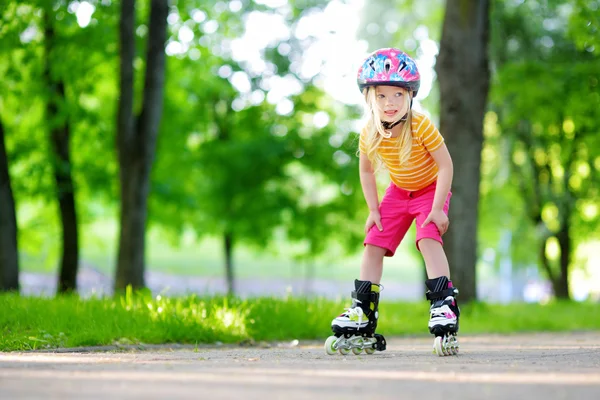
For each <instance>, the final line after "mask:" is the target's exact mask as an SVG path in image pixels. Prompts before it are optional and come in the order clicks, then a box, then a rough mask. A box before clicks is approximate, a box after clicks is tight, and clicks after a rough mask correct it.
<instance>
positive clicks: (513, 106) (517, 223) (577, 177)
mask: <svg viewBox="0 0 600 400" xmlns="http://www.w3.org/2000/svg"><path fill="white" fill-rule="evenodd" d="M581 7H583V8H585V7H587V6H585V5H584V3H583V2H578V1H550V2H537V1H531V2H523V3H521V4H518V5H515V4H508V3H506V2H501V1H497V2H494V8H493V15H492V38H491V54H492V60H493V65H494V68H495V70H496V74H495V76H494V83H493V87H492V91H491V94H490V109H491V112H490V113H489V114H488V117H487V119H486V145H485V148H484V151H483V168H482V172H483V176H482V185H481V190H482V208H481V212H480V216H481V220H480V227H482V229H481V234H480V235H481V241H482V243H483V244H484V246H485V247H491V248H497V246H498V244H499V243H500V237H501V236H502V234H503V232H506V231H509V232H512V234H513V241H512V249H511V256H512V257H511V258H512V259H513V261H515V262H516V264H517V265H519V264H531V263H536V262H537V261H538V259H539V255H540V251H539V249H540V247H541V248H543V246H544V245H545V242H546V239H547V238H548V237H550V236H553V235H556V234H557V233H558V232H559V231H560V230H561V229H563V228H564V227H565V226H567V225H568V226H570V227H571V232H570V233H571V237H570V239H569V240H572V243H573V247H572V249H573V250H572V253H573V254H571V255H570V256H574V255H575V253H576V249H577V246H578V245H579V244H582V243H585V242H587V241H589V240H591V239H594V238H597V232H598V230H597V227H598V224H599V223H600V219H599V214H600V212H599V211H600V210H598V208H597V204H596V203H597V202H596V201H595V200H594V199H596V198H597V196H598V192H597V189H596V187H597V186H598V179H599V178H600V176H598V174H597V172H596V171H597V168H595V163H597V162H600V158H599V156H598V155H599V154H600V146H599V142H598V139H597V137H598V134H597V133H598V123H597V121H598V120H599V118H600V114H599V110H600V107H599V106H600V94H599V86H598V81H599V79H600V76H599V71H600V69H599V68H598V66H599V65H600V59H599V58H598V57H597V54H598V53H597V52H594V51H591V48H590V47H589V45H587V47H586V46H584V47H581V46H578V45H577V43H576V42H574V41H573V40H572V38H573V37H575V36H577V34H578V33H581V32H582V31H585V32H588V31H589V29H588V28H586V27H585V26H586V25H585V24H583V25H582V24H581V22H582V21H581V19H580V17H581V18H588V17H589V15H588V14H585V13H584V14H581V13H579V11H581V10H582V8H581ZM590 7H592V6H590ZM584 15H587V16H584ZM588 27H589V26H588ZM590 29H592V28H590ZM486 210H492V212H489V211H486ZM552 257H556V254H554V255H552ZM574 265H576V264H574Z"/></svg>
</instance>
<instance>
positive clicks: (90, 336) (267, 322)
mask: <svg viewBox="0 0 600 400" xmlns="http://www.w3.org/2000/svg"><path fill="white" fill-rule="evenodd" d="M345 306H347V304H345V303H344V302H339V301H333V300H326V299H322V298H316V299H310V300H307V299H304V298H294V297H289V298H286V299H281V298H278V299H274V298H256V299H249V300H241V299H237V298H226V297H214V298H201V297H198V296H187V297H180V298H166V297H161V296H156V297H150V295H143V294H138V295H135V294H131V293H128V294H127V295H125V296H122V297H115V298H102V299H95V298H92V299H87V300H83V299H79V298H78V297H75V296H73V297H68V296H67V297H59V298H38V297H22V296H18V295H13V294H3V295H0V309H1V310H2V313H0V330H1V335H0V351H17V350H19V351H20V350H32V349H43V348H57V347H78V346H95V345H109V344H119V343H121V344H132V343H134V344H144V343H145V344H159V343H189V344H196V343H215V342H222V343H236V342H240V341H242V340H248V339H250V340H256V341H262V340H267V341H269V340H291V339H299V340H302V339H305V340H306V339H319V340H320V339H322V340H325V338H326V337H327V336H329V335H330V323H331V319H332V318H333V316H335V315H336V314H337V313H339V312H340V311H341V310H342V309H343V307H345ZM380 313H381V319H380V322H379V327H378V332H380V333H382V334H384V335H387V336H397V335H425V336H427V335H428V332H427V328H426V326H427V319H428V307H427V304H426V303H425V302H419V303H389V302H386V303H385V304H383V303H382V305H381V310H380ZM599 313H600V304H597V303H596V304H593V303H561V302H552V303H549V304H547V305H534V304H509V305H491V304H481V303H475V304H470V305H466V306H463V307H462V316H461V334H474V333H484V332H489V333H500V332H501V333H511V332H528V331H529V332H531V331H574V330H600V318H593V317H590V316H594V315H598V314H599Z"/></svg>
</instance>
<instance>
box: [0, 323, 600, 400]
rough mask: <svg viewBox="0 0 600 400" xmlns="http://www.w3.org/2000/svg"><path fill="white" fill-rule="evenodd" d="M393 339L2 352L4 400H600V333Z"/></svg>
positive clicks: (0, 374) (1, 392) (0, 389)
mask: <svg viewBox="0 0 600 400" xmlns="http://www.w3.org/2000/svg"><path fill="white" fill-rule="evenodd" d="M387 339H388V349H387V350H386V351H384V352H377V353H375V354H373V355H365V354H364V353H363V354H361V355H358V356H356V355H353V354H352V353H351V354H349V355H347V356H342V355H340V354H336V355H333V356H329V355H327V354H325V351H324V350H323V346H322V343H320V342H319V343H317V342H311V343H302V342H301V343H283V344H272V345H258V346H250V347H243V346H216V347H215V346H213V347H200V348H193V347H185V348H182V347H181V346H160V347H147V348H146V349H145V350H129V349H125V350H124V349H121V350H119V351H114V350H111V349H110V348H108V349H107V348H104V349H97V348H93V349H79V350H78V351H76V352H74V351H73V350H61V351H59V352H54V353H49V352H46V353H41V352H36V353H33V352H30V353H0V399H2V400H4V399H203V398H209V399H261V400H265V399H285V400H292V399H328V400H330V399H371V398H376V399H419V400H430V399H431V400H433V399H444V400H449V399H461V400H465V399H478V400H487V399H511V400H517V399H528V400H531V399H534V400H535V399H544V400H555V399H569V400H572V399H600V332H578V333H563V334H520V335H487V336H483V335H481V336H462V337H460V345H461V348H460V354H459V355H457V356H449V357H438V356H436V355H434V354H432V343H433V340H432V338H430V337H422V338H387ZM324 340H325V337H324V338H323V342H324ZM98 350H103V351H98Z"/></svg>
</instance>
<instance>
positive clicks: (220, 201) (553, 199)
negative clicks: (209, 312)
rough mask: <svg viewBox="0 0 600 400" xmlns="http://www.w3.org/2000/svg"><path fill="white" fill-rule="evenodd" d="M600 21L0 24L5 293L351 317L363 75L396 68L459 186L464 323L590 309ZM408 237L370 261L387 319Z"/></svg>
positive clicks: (436, 17) (411, 257) (388, 5)
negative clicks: (526, 307)
mask: <svg viewBox="0 0 600 400" xmlns="http://www.w3.org/2000/svg"><path fill="white" fill-rule="evenodd" d="M461 7H462V8H461ZM456 12H459V13H462V14H460V15H461V16H462V17H464V19H463V18H462V17H460V16H459V17H458V18H454V17H452V18H450V16H452V15H453V14H452V13H456ZM599 15H600V2H599V1H595V0H585V1H584V0H539V1H538V0H527V1H523V0H505V1H501V0H490V1H467V2H459V1H452V0H448V1H447V2H446V1H442V0H429V1H417V0H396V1H393V2H389V1H383V0H369V1H364V0H333V1H319V0H257V1H250V0H232V1H213V0H206V1H199V0H198V1H195V0H185V1H184V0H179V1H173V0H171V1H166V0H162V1H161V0H152V1H137V2H134V1H132V0H122V1H115V0H88V1H67V0H53V1H46V0H32V1H25V0H3V1H2V6H1V7H0V74H1V76H2V79H1V80H0V269H1V271H0V272H1V274H0V287H1V288H2V289H3V290H20V291H21V293H24V294H32V295H53V294H55V293H57V292H60V293H64V292H70V291H77V292H79V294H80V295H82V296H90V295H92V294H110V293H113V292H114V291H115V290H121V289H123V288H124V287H125V286H127V285H129V284H131V285H132V286H133V287H137V288H142V287H147V288H149V289H150V290H152V292H154V293H161V294H167V295H178V294H184V293H190V292H195V293H202V294H216V293H230V294H235V295H237V296H240V297H253V296H267V295H275V296H287V295H289V294H292V295H297V296H325V297H332V298H337V297H347V296H349V291H350V290H351V288H352V281H353V279H354V278H357V277H358V272H359V267H360V259H361V253H362V248H363V246H362V240H363V226H364V221H365V219H366V217H367V208H366V205H365V203H364V199H363V197H362V192H361V188H360V182H359V177H358V170H357V168H358V157H357V145H358V142H357V138H358V132H359V131H360V128H361V126H362V125H361V124H362V113H363V108H362V101H363V100H362V97H361V94H360V93H359V91H358V88H357V85H356V71H357V70H358V67H359V66H360V64H361V63H362V61H363V60H364V58H365V57H366V56H367V55H368V54H369V53H370V52H372V51H374V50H376V49H377V48H381V47H397V48H400V49H403V50H404V51H406V52H408V53H409V54H410V55H411V56H413V57H414V58H415V59H416V61H417V64H418V66H419V69H420V73H421V77H422V81H421V89H420V90H419V93H418V96H417V98H416V101H415V104H414V107H415V108H416V109H417V110H419V111H421V112H423V113H425V114H427V115H428V116H430V118H431V119H432V120H433V121H434V122H435V123H436V125H437V126H438V127H439V128H440V131H441V133H442V135H444V136H445V138H446V141H447V143H448V146H449V148H450V151H451V154H452V156H453V159H454V162H455V166H456V167H457V168H456V170H455V177H454V179H455V187H454V188H453V191H454V192H455V195H454V197H453V199H452V207H451V208H452V209H455V210H457V211H456V213H455V214H454V215H453V214H451V215H450V219H451V221H452V224H451V226H452V227H453V229H452V230H451V231H450V232H449V233H448V234H447V235H446V236H449V237H452V238H454V239H452V241H453V242H452V243H450V244H449V246H451V247H452V249H450V250H449V253H450V256H449V258H450V261H451V269H452V270H453V271H455V270H456V271H458V272H457V273H458V283H457V286H458V287H459V288H462V287H465V293H466V294H465V296H466V299H479V300H482V301H490V302H510V301H527V302H546V301H548V300H550V299H551V298H553V297H558V298H570V299H573V300H577V301H585V300H588V301H599V300H600V225H599V212H600V210H599V207H600V197H599V187H600V185H599V182H600V172H599V171H600V139H599V138H600V135H598V133H600V132H599V130H600V85H599V79H600V31H599V29H600V22H599V19H600V17H599ZM469 29H472V31H471V32H470V31H469ZM463 38H468V40H467V39H463ZM472 49H480V51H474V50H473V51H471V50H472ZM444 52H445V53H444ZM440 54H446V56H445V58H444V60H445V64H442V63H440V60H441V57H439V56H440ZM472 65H474V66H476V67H477V66H478V67H484V68H480V69H479V70H477V71H479V72H474V71H475V70H474V69H471V67H470V66H472ZM482 71H483V72H482ZM444 82H446V85H447V86H446V87H450V88H451V87H452V85H453V84H455V85H456V87H457V88H458V89H449V90H447V91H446V92H444V91H443V90H441V89H440V87H441V85H440V83H444ZM448 85H450V86H448ZM472 91H475V92H476V94H477V95H476V96H473V95H471V93H472ZM471 97H475V98H480V99H482V100H481V101H482V105H483V108H481V110H479V109H478V108H477V107H474V108H473V110H472V111H471V109H470V108H469V104H468V101H467V100H465V98H471ZM461 99H462V100H461ZM457 104H458V105H457ZM452 118H454V119H459V120H460V123H461V124H463V125H464V126H465V129H464V130H462V129H456V128H455V126H456V124H454V125H453V124H452V122H451V120H452ZM473 121H475V122H474V124H472V123H471V122H473ZM446 127H447V129H445V128H446ZM465 141H466V142H465ZM463 143H473V145H474V146H475V147H474V148H471V149H470V150H469V151H466V150H467V149H465V151H463V147H464V146H463ZM473 151H474V152H475V154H476V156H475V157H473V156H471V155H470V154H473ZM479 155H480V160H479ZM463 171H468V172H469V173H468V174H467V173H465V172H463ZM473 177H474V178H473ZM388 182H389V181H387V178H386V174H385V171H382V173H381V174H380V176H379V184H380V187H381V189H382V190H384V188H385V187H386V186H387V184H388ZM380 193H381V194H382V192H380ZM473 193H475V194H473ZM467 214H468V215H467ZM469 215H470V216H469ZM469 218H471V219H472V220H473V221H474V224H471V225H473V226H471V227H470V228H469V225H464V224H463V225H461V223H460V221H462V220H464V221H468V220H470V219H469ZM414 237H415V233H414V226H413V228H412V229H411V231H410V232H409V234H408V235H407V237H406V238H405V240H404V242H403V243H402V244H401V246H400V248H399V250H398V252H397V253H396V256H395V257H393V258H391V259H386V260H385V267H384V276H383V285H384V287H385V292H384V296H385V298H386V299H407V300H423V299H424V284H423V282H424V279H425V272H424V266H423V262H422V259H421V257H420V254H419V253H418V252H417V250H416V248H415V245H414ZM463 244H464V245H466V246H468V251H467V253H469V252H472V254H473V257H469V256H468V254H466V253H465V252H464V251H462V250H456V249H460V248H461V247H460V245H463ZM468 277H471V278H472V280H473V282H472V283H471V282H470V281H468ZM461 285H462V286H461ZM461 290H462V289H461Z"/></svg>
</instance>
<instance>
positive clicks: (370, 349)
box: [365, 347, 375, 354]
mask: <svg viewBox="0 0 600 400" xmlns="http://www.w3.org/2000/svg"><path fill="white" fill-rule="evenodd" d="M365 353H367V354H373V353H375V349H374V348H372V347H366V348H365Z"/></svg>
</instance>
